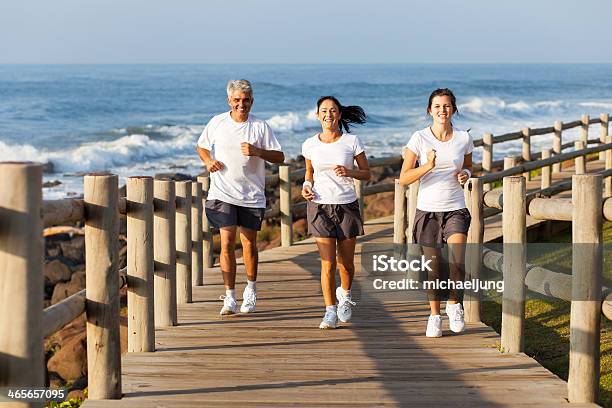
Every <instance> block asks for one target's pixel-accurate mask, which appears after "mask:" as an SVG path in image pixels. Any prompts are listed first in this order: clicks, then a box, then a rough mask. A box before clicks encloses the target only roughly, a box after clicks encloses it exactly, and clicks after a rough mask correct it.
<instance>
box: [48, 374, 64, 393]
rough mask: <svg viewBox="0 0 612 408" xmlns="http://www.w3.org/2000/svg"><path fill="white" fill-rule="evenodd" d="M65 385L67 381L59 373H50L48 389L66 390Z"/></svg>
mask: <svg viewBox="0 0 612 408" xmlns="http://www.w3.org/2000/svg"><path fill="white" fill-rule="evenodd" d="M64 384H65V381H64V380H62V377H60V376H59V375H58V374H57V373H49V383H48V384H46V385H47V388H54V389H58V388H64Z"/></svg>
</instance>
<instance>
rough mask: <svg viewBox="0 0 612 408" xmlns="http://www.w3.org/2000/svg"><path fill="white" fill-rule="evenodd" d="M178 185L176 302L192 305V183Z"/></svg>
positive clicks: (184, 182)
mask: <svg viewBox="0 0 612 408" xmlns="http://www.w3.org/2000/svg"><path fill="white" fill-rule="evenodd" d="M175 185H176V224H175V227H176V302H177V303H179V304H185V303H191V299H192V290H191V181H177V182H176V183H175Z"/></svg>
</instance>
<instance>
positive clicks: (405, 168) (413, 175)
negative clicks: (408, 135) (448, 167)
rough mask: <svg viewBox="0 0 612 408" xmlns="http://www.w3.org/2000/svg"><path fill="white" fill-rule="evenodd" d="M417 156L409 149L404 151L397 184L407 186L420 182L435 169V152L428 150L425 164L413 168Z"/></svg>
mask: <svg viewBox="0 0 612 408" xmlns="http://www.w3.org/2000/svg"><path fill="white" fill-rule="evenodd" d="M416 161H417V155H416V154H414V152H413V151H412V150H410V149H405V150H404V162H403V163H402V169H401V170H400V176H399V182H400V184H402V185H409V184H412V183H414V182H415V181H417V180H420V179H421V177H423V176H424V175H425V174H427V173H429V172H430V171H431V170H432V169H433V168H434V167H436V151H435V150H430V151H429V152H428V153H427V163H425V164H423V165H421V166H419V167H417V168H415V167H414V166H415V165H416Z"/></svg>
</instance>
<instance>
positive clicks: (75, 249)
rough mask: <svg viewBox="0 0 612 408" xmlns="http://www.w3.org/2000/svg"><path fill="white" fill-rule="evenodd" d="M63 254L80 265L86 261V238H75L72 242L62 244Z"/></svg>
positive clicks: (79, 236) (78, 236)
mask: <svg viewBox="0 0 612 408" xmlns="http://www.w3.org/2000/svg"><path fill="white" fill-rule="evenodd" d="M60 247H61V248H62V254H63V255H64V256H65V257H66V258H70V259H72V260H73V261H74V262H75V263H77V264H80V263H83V262H84V260H85V237H84V236H81V235H77V236H74V237H73V238H72V239H71V240H70V241H63V242H60Z"/></svg>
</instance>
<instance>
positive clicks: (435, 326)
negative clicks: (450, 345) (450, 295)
mask: <svg viewBox="0 0 612 408" xmlns="http://www.w3.org/2000/svg"><path fill="white" fill-rule="evenodd" d="M425 336H427V337H442V317H441V316H440V315H435V316H429V320H428V321H427V331H426V332H425Z"/></svg>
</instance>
